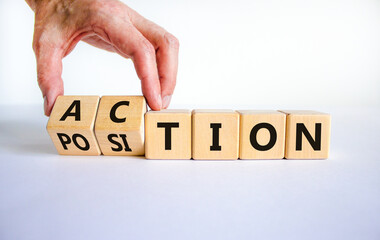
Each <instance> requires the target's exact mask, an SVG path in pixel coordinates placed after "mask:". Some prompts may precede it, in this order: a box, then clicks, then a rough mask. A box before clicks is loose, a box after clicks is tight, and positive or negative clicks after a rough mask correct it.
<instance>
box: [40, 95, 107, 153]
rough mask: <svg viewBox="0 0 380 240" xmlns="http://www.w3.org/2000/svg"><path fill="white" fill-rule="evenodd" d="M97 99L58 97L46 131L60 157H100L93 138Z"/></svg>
mask: <svg viewBox="0 0 380 240" xmlns="http://www.w3.org/2000/svg"><path fill="white" fill-rule="evenodd" d="M98 104H99V97H98V96H59V97H58V98H57V100H56V102H55V104H54V107H53V110H52V112H51V114H50V118H49V121H48V124H47V126H46V129H47V131H48V133H49V135H50V137H51V139H52V141H53V143H54V145H55V147H56V149H57V151H58V153H59V154H61V155H100V149H99V146H98V143H97V141H96V138H95V134H94V123H95V117H96V111H97V109H98Z"/></svg>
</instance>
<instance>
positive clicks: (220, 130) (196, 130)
mask: <svg viewBox="0 0 380 240" xmlns="http://www.w3.org/2000/svg"><path fill="white" fill-rule="evenodd" d="M192 124H193V126H192V127H193V128H192V155H193V158H194V159H210V160H211V159H215V160H218V159H221V160H223V159H225V160H227V159H231V160H232V159H237V158H238V155H239V114H238V113H237V112H235V111H233V110H194V111H193V115H192Z"/></svg>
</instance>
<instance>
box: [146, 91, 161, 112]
mask: <svg viewBox="0 0 380 240" xmlns="http://www.w3.org/2000/svg"><path fill="white" fill-rule="evenodd" d="M147 102H148V105H149V107H150V108H151V109H152V110H153V111H160V110H161V109H162V99H161V94H159V95H158V96H156V97H154V98H150V99H149V98H147Z"/></svg>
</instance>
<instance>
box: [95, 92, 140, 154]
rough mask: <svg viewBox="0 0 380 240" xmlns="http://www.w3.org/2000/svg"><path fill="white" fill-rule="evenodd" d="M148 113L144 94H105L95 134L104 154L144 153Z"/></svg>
mask: <svg viewBox="0 0 380 240" xmlns="http://www.w3.org/2000/svg"><path fill="white" fill-rule="evenodd" d="M145 112H146V102H145V98H144V97H143V96H103V97H102V98H101V99H100V103H99V109H98V114H97V116H96V122H95V134H96V138H97V140H98V143H99V146H100V149H101V150H102V153H103V154H104V155H144V114H145ZM111 116H113V117H114V118H115V119H112V117H111Z"/></svg>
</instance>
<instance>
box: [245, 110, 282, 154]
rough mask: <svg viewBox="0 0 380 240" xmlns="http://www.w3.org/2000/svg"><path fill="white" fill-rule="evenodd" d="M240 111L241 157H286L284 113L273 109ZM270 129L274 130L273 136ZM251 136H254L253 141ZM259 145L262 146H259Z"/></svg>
mask: <svg viewBox="0 0 380 240" xmlns="http://www.w3.org/2000/svg"><path fill="white" fill-rule="evenodd" d="M238 113H239V114H240V145H239V146H240V147H239V158H240V159H282V158H284V151H285V123H286V115H285V114H284V113H281V112H278V111H271V110H239V111H238ZM268 124H269V125H268ZM257 129H259V130H257ZM270 131H272V132H273V135H272V137H271V132H270ZM251 137H252V138H254V139H252V141H253V143H252V142H251ZM272 138H273V139H272ZM257 145H259V146H260V148H257V147H256V146H257ZM255 147H256V148H255Z"/></svg>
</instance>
